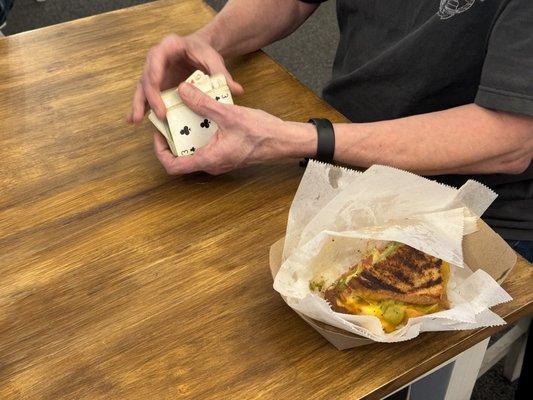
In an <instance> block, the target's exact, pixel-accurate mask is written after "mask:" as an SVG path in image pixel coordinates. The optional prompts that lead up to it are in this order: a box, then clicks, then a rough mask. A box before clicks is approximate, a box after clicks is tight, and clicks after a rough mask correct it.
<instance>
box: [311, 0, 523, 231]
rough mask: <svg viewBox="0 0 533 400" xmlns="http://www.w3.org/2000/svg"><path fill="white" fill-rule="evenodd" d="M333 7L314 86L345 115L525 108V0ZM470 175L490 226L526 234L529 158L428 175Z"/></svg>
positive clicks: (341, 2)
mask: <svg viewBox="0 0 533 400" xmlns="http://www.w3.org/2000/svg"><path fill="white" fill-rule="evenodd" d="M302 1H305V2H307V3H320V2H323V1H325V0H302ZM337 17H338V20H339V27H340V42H339V46H338V49H337V55H336V57H335V62H334V64H333V75H332V80H331V81H330V82H329V83H328V85H327V86H326V87H325V88H324V91H323V96H324V98H325V99H326V101H328V102H329V103H330V104H331V105H333V106H334V107H335V108H336V109H338V110H339V111H340V112H342V113H343V114H344V115H345V116H347V117H348V118H349V119H350V120H351V121H354V122H371V121H380V120H387V119H394V118H401V117H405V116H409V115H414V114H421V113H427V112H432V111H438V110H444V109H448V108H452V107H457V106H460V105H463V104H469V103H476V104H478V105H479V106H482V107H486V108H490V109H495V110H500V111H511V112H516V113H520V114H525V115H531V116H533V0H337ZM465 134H468V127H465ZM470 178H471V179H476V180H478V181H480V182H483V183H485V184H486V185H487V186H489V187H491V188H492V189H494V190H495V191H496V192H497V193H498V195H499V196H498V199H497V200H496V201H495V202H494V203H493V205H492V206H491V207H490V209H489V210H487V212H486V214H484V219H485V220H486V221H487V222H488V223H489V224H490V225H491V226H492V227H493V228H494V229H495V230H496V231H497V232H498V233H500V234H501V235H502V236H503V237H504V238H506V239H516V240H533V164H530V165H529V167H528V169H527V171H526V172H524V173H523V174H520V175H506V174H493V175H473V176H465V175H447V176H444V175H443V176H439V177H436V179H437V180H439V181H442V182H444V183H447V184H452V185H455V186H460V185H461V184H463V183H464V182H465V181H466V180H467V179H470Z"/></svg>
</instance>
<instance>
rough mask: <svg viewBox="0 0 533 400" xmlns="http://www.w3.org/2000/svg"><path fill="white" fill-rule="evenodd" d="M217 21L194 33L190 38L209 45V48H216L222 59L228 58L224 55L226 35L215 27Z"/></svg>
mask: <svg viewBox="0 0 533 400" xmlns="http://www.w3.org/2000/svg"><path fill="white" fill-rule="evenodd" d="M216 21H217V20H216V19H215V20H214V21H213V22H211V23H209V24H207V25H205V26H204V27H203V28H200V29H198V30H197V31H196V32H194V33H192V34H191V35H190V36H192V37H194V38H196V39H198V40H201V41H202V42H204V43H207V44H208V45H209V46H211V47H212V48H214V49H215V50H216V51H217V52H218V53H219V54H220V55H221V56H222V57H226V54H224V43H223V40H224V35H221V34H219V33H218V30H219V29H217V26H216V25H215V22H216Z"/></svg>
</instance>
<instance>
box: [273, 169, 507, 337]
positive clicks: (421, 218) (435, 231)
mask: <svg viewBox="0 0 533 400" xmlns="http://www.w3.org/2000/svg"><path fill="white" fill-rule="evenodd" d="M495 198H496V195H495V194H494V192H493V191H491V190H490V189H488V188H487V187H485V186H483V185H482V184H480V183H478V182H475V181H468V182H467V183H466V184H465V185H463V186H462V187H461V188H460V189H455V188H452V187H449V186H445V185H442V184H440V183H437V182H435V181H432V180H429V179H425V178H422V177H420V176H417V175H415V174H412V173H409V172H405V171H401V170H398V169H395V168H391V167H385V166H372V167H371V168H369V169H368V170H366V171H365V172H364V173H361V172H357V171H353V170H349V169H346V168H340V167H334V166H331V165H328V164H323V163H319V162H316V161H311V162H310V163H309V165H308V166H307V170H306V172H305V174H304V176H303V178H302V181H301V183H300V186H299V188H298V191H297V193H296V195H295V198H294V201H293V203H292V206H291V210H290V213H289V221H288V225H287V232H286V236H285V245H284V251H283V258H282V260H283V263H282V265H281V268H280V270H279V272H278V273H277V275H276V277H275V280H274V289H275V290H277V291H278V292H279V293H280V294H281V295H282V296H283V297H284V299H285V301H286V302H287V304H288V305H289V306H290V307H292V308H293V309H294V310H296V311H298V312H300V313H302V314H304V315H307V316H308V317H310V318H313V319H316V320H319V321H322V322H324V323H327V324H330V325H333V326H336V327H338V328H340V329H343V330H346V331H348V332H352V333H355V334H358V335H361V336H363V337H367V338H369V339H372V340H375V341H380V342H397V341H403V340H408V339H412V338H414V337H416V336H417V335H418V334H419V333H420V332H423V331H438V330H455V329H472V328H477V327H481V326H492V325H501V324H504V323H505V322H504V321H503V320H502V319H501V318H500V317H499V316H497V315H496V314H494V313H493V312H492V311H490V310H489V307H492V306H494V305H496V304H499V303H502V302H505V301H509V300H511V297H510V296H509V295H508V294H507V293H506V292H505V291H504V290H503V289H502V288H501V287H500V286H499V285H498V283H496V281H495V280H494V279H493V278H492V277H491V276H490V275H488V274H487V273H486V272H484V271H483V270H477V271H476V272H475V273H472V272H471V271H470V269H469V268H468V266H466V265H465V264H464V261H463V254H462V240H463V236H464V235H466V234H469V233H472V232H475V231H476V229H477V228H476V222H477V219H478V218H479V217H480V216H481V215H482V214H483V212H484V211H485V210H486V209H487V207H488V206H489V205H490V204H491V203H492V201H494V199H495ZM383 241H398V242H402V243H406V244H408V245H409V246H412V247H414V248H416V249H418V250H421V251H423V252H425V253H428V254H431V255H433V256H435V257H437V258H440V259H442V260H445V261H447V262H449V263H450V265H451V275H450V281H449V284H448V298H449V300H450V303H451V307H450V309H449V310H444V311H440V312H437V313H434V314H429V315H427V316H423V317H417V318H411V319H409V321H408V323H407V324H406V325H405V326H403V327H401V328H400V329H398V330H396V331H394V332H392V333H389V334H387V333H385V332H384V331H383V329H382V326H381V323H380V321H379V319H378V318H377V317H374V316H362V315H348V314H342V313H336V312H334V311H332V310H331V308H330V306H329V304H328V303H327V302H326V301H325V300H324V299H323V298H321V297H320V296H319V295H317V294H316V293H313V292H311V291H310V289H309V281H310V280H311V279H313V278H316V277H322V278H324V279H325V280H326V283H331V282H333V281H334V280H335V279H336V278H337V277H338V276H339V275H341V274H342V273H343V272H345V271H346V270H347V269H349V268H350V267H351V266H352V265H354V264H356V263H358V262H359V261H360V260H361V258H362V257H363V256H364V255H365V253H366V252H367V251H368V249H370V248H371V247H373V246H375V245H376V244H378V243H382V242H383Z"/></svg>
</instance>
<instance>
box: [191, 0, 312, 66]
mask: <svg viewBox="0 0 533 400" xmlns="http://www.w3.org/2000/svg"><path fill="white" fill-rule="evenodd" d="M316 7H317V6H316V5H312V4H307V3H304V2H301V1H298V0H229V1H228V3H227V4H226V5H225V6H224V8H223V9H222V10H221V11H220V13H218V14H217V16H216V17H215V18H214V19H213V20H212V21H211V22H210V23H209V24H207V25H206V26H205V27H203V28H202V29H200V30H199V31H197V32H196V33H195V35H198V36H200V37H202V38H203V39H205V40H206V41H207V42H208V43H210V44H211V45H212V46H213V47H214V48H215V49H217V50H218V51H219V52H220V54H221V55H222V56H223V57H233V56H238V55H242V54H246V53H250V52H252V51H255V50H258V49H260V48H262V47H264V46H266V45H268V44H270V43H272V42H275V41H276V40H279V39H281V38H283V37H285V36H287V35H289V34H291V33H292V32H293V31H294V30H296V29H297V28H298V27H299V26H300V25H301V24H302V23H303V22H304V21H305V20H306V19H307V18H308V17H309V15H311V14H312V13H313V11H314V10H315V9H316Z"/></svg>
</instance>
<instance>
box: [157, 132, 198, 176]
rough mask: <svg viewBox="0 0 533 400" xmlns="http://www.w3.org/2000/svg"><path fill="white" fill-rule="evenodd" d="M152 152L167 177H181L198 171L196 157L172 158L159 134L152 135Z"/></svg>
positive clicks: (166, 144) (165, 142)
mask: <svg viewBox="0 0 533 400" xmlns="http://www.w3.org/2000/svg"><path fill="white" fill-rule="evenodd" d="M154 151H155V155H156V157H157V159H158V160H159V162H160V163H161V164H162V165H163V167H164V168H165V171H166V172H167V174H169V175H183V174H190V173H191V172H196V171H200V170H201V168H200V164H199V163H198V157H196V156H195V155H192V156H185V157H174V155H173V154H172V153H171V152H170V150H169V148H168V143H167V141H166V140H165V138H164V137H163V135H161V134H160V133H154Z"/></svg>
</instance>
